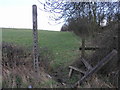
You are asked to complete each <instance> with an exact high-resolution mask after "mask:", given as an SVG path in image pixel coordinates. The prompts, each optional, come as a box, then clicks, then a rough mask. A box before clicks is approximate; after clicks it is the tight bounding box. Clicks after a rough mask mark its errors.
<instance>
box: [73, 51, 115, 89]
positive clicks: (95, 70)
mask: <svg viewBox="0 0 120 90" xmlns="http://www.w3.org/2000/svg"><path fill="white" fill-rule="evenodd" d="M116 54H117V51H116V50H113V51H112V52H110V53H109V54H108V55H107V56H106V57H104V58H103V59H102V60H101V61H100V62H99V63H98V64H97V65H96V66H95V67H94V68H93V69H92V70H91V71H90V72H88V73H86V75H85V76H83V77H82V78H81V79H80V80H79V81H77V82H76V83H75V85H74V86H73V87H76V86H77V85H78V84H80V83H81V82H83V81H84V80H85V79H86V78H87V77H90V76H91V75H92V74H93V73H95V72H97V71H98V70H100V69H101V68H102V67H103V66H104V65H105V64H106V63H108V62H109V61H110V60H111V59H112V58H113V57H114V56H115V55H116Z"/></svg>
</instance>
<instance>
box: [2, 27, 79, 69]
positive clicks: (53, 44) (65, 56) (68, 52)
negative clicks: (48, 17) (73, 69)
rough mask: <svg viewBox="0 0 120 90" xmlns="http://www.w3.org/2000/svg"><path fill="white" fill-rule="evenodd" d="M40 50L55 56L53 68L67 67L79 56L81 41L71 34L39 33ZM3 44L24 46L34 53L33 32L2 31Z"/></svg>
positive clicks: (23, 30)
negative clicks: (47, 51)
mask: <svg viewBox="0 0 120 90" xmlns="http://www.w3.org/2000/svg"><path fill="white" fill-rule="evenodd" d="M38 39H39V48H46V49H48V50H49V51H51V52H52V53H53V55H54V60H53V61H52V62H53V63H52V66H53V67H59V66H60V65H61V64H62V65H63V64H64V65H66V64H68V63H70V62H71V61H72V60H74V59H75V58H76V57H77V55H78V48H79V46H80V41H79V39H78V37H76V36H75V35H73V34H72V33H70V32H57V31H43V30H41V31H40V30H39V31H38ZM2 40H3V42H10V43H13V44H17V45H19V46H23V47H26V48H28V49H29V50H30V51H32V40H33V37H32V30H28V29H27V30H25V29H4V28H3V29H2Z"/></svg>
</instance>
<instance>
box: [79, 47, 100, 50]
mask: <svg viewBox="0 0 120 90" xmlns="http://www.w3.org/2000/svg"><path fill="white" fill-rule="evenodd" d="M97 49H99V47H85V50H97ZM79 50H82V47H80V48H79Z"/></svg>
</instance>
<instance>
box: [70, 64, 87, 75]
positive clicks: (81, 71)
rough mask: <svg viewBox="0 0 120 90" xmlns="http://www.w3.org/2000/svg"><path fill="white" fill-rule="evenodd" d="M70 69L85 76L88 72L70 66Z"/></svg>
mask: <svg viewBox="0 0 120 90" xmlns="http://www.w3.org/2000/svg"><path fill="white" fill-rule="evenodd" d="M69 68H71V69H73V70H75V71H78V72H80V73H83V74H85V73H86V71H83V70H81V69H78V68H76V67H73V66H69Z"/></svg>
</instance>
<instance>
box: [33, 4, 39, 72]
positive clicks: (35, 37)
mask: <svg viewBox="0 0 120 90" xmlns="http://www.w3.org/2000/svg"><path fill="white" fill-rule="evenodd" d="M32 15H33V59H34V70H35V72H36V74H38V69H39V65H38V30H37V6H36V5H33V6H32Z"/></svg>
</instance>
